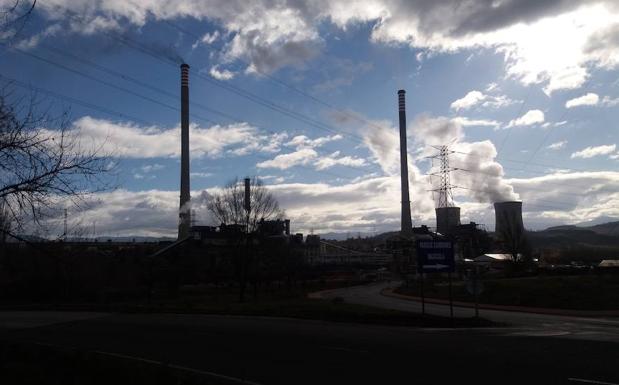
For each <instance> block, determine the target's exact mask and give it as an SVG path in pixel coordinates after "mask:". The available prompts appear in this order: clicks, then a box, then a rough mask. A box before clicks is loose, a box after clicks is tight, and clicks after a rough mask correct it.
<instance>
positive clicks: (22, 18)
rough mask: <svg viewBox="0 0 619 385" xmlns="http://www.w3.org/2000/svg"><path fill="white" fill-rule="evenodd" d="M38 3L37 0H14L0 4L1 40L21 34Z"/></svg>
mask: <svg viewBox="0 0 619 385" xmlns="http://www.w3.org/2000/svg"><path fill="white" fill-rule="evenodd" d="M36 4H37V0H13V1H7V2H6V4H5V5H2V6H0V42H1V41H2V40H9V39H12V38H15V37H16V36H17V35H19V33H20V32H21V30H22V29H23V28H24V26H25V25H26V21H27V20H28V18H29V17H30V15H32V12H33V11H34V7H35V6H36Z"/></svg>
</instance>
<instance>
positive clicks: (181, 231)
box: [178, 63, 191, 240]
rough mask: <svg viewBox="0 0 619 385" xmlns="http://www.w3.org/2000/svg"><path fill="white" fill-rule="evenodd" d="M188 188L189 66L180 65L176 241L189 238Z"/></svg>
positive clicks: (189, 208) (189, 197) (189, 198)
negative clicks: (179, 191)
mask: <svg viewBox="0 0 619 385" xmlns="http://www.w3.org/2000/svg"><path fill="white" fill-rule="evenodd" d="M190 200H191V196H190V187H189V65H188V64H185V63H183V64H181V195H180V206H179V209H178V239H179V240H180V239H184V238H187V237H188V236H189V230H190V228H191V207H190Z"/></svg>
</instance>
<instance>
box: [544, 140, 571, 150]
mask: <svg viewBox="0 0 619 385" xmlns="http://www.w3.org/2000/svg"><path fill="white" fill-rule="evenodd" d="M566 144H567V140H562V141H560V142H555V143H552V144H551V145H549V146H548V147H547V148H548V149H550V150H560V149H562V148H563V147H565V145H566Z"/></svg>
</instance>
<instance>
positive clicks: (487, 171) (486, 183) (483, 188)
mask: <svg viewBox="0 0 619 385" xmlns="http://www.w3.org/2000/svg"><path fill="white" fill-rule="evenodd" d="M411 128H412V130H411V135H412V139H413V140H414V141H415V142H416V143H418V144H421V145H423V146H425V148H424V149H423V151H422V152H421V156H428V155H431V154H435V153H436V150H435V149H434V148H432V147H430V146H436V145H450V149H451V150H454V151H456V152H455V153H453V154H451V155H450V166H451V167H454V168H458V169H460V170H459V171H456V172H453V173H452V175H451V181H452V183H453V184H454V185H456V186H460V187H464V188H465V189H466V191H467V192H468V194H467V195H469V196H471V197H473V198H474V199H475V200H477V201H478V202H487V203H493V202H501V201H510V200H517V199H518V198H519V196H518V194H516V193H514V189H513V187H512V186H511V185H510V184H509V183H507V182H506V181H505V180H504V179H503V177H504V171H503V167H502V166H501V164H499V163H498V162H497V161H496V160H495V158H496V156H497V151H496V148H495V147H494V144H493V143H492V142H490V141H489V140H485V141H482V142H466V141H464V131H463V129H462V126H461V125H460V123H459V122H457V121H456V120H454V119H449V118H446V117H432V116H430V115H425V114H424V115H421V116H419V117H417V118H416V119H415V120H414V122H413V124H412V127H411ZM436 166H437V164H436V162H435V167H434V168H437V167H436ZM432 171H437V170H435V169H433V170H432Z"/></svg>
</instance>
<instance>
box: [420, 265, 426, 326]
mask: <svg viewBox="0 0 619 385" xmlns="http://www.w3.org/2000/svg"><path fill="white" fill-rule="evenodd" d="M421 315H422V316H424V315H426V297H425V295H424V293H423V272H421Z"/></svg>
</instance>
